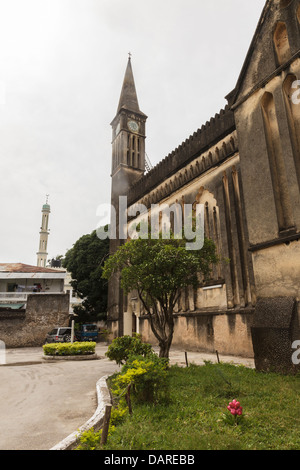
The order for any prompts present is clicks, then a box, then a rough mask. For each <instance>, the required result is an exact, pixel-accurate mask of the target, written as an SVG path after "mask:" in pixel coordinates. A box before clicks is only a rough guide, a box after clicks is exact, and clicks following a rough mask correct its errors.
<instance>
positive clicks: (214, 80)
mask: <svg viewBox="0 0 300 470" xmlns="http://www.w3.org/2000/svg"><path fill="white" fill-rule="evenodd" d="M264 4H265V0H251V2H249V1H246V0H209V1H204V0H127V1H125V0H0V44H1V46H0V177H1V180H0V201H1V204H0V221H1V229H0V262H2V263H3V262H21V263H26V264H32V265H36V252H37V250H38V244H39V229H40V225H41V208H42V205H43V204H44V203H45V200H46V194H50V197H49V203H50V205H51V215H50V223H49V227H50V230H51V232H50V237H49V244H48V252H49V255H48V257H49V258H52V257H56V256H57V255H64V254H65V253H66V251H67V250H68V249H69V248H71V247H72V246H73V244H74V243H75V242H76V240H77V239H78V238H79V237H80V236H82V235H84V234H87V233H91V232H92V231H93V230H94V229H95V228H96V226H97V224H98V222H99V218H97V207H98V206H99V205H100V204H104V203H110V191H111V179H110V170H111V127H110V123H111V121H112V119H113V118H114V116H115V114H116V111H117V106H118V102H119V97H120V92H121V87H122V82H123V78H124V73H125V69H126V65H127V60H128V52H131V53H132V67H133V73H134V77H135V83H136V88H137V93H138V99H139V104H140V108H141V111H143V112H144V113H145V114H147V116H148V121H147V141H146V152H147V155H148V157H149V159H150V161H151V163H152V164H153V165H155V164H157V163H158V162H159V161H160V160H162V159H163V158H164V157H165V156H166V155H168V153H170V152H171V151H172V150H174V149H175V148H176V147H177V146H178V145H180V144H181V143H182V142H183V141H184V140H185V139H186V138H188V137H189V136H190V135H191V134H193V133H194V132H195V131H196V130H197V129H198V128H200V127H201V126H202V124H205V122H206V121H208V120H209V119H210V118H211V117H212V116H214V115H215V114H216V113H217V112H219V111H220V109H222V108H223V107H224V106H225V105H226V100H225V96H226V95H227V94H228V93H229V92H230V91H231V90H232V89H233V88H234V87H235V84H236V81H237V79H238V75H239V73H240V70H241V67H242V65H243V62H244V59H245V57H246V54H247V51H248V48H249V46H250V41H251V39H252V37H253V35H254V32H255V28H256V26H257V23H258V20H259V17H260V14H261V11H262V9H263V6H264Z"/></svg>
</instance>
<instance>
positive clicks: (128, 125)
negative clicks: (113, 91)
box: [111, 57, 147, 196]
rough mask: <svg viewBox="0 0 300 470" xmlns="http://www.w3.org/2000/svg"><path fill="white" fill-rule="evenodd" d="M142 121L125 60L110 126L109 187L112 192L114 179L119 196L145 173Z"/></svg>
mask: <svg viewBox="0 0 300 470" xmlns="http://www.w3.org/2000/svg"><path fill="white" fill-rule="evenodd" d="M146 120H147V116H146V115H145V114H144V113H142V112H141V110H140V108H139V103H138V99H137V93H136V88H135V83H134V78H133V72H132V66H131V58H130V57H129V59H128V64H127V68H126V73H125V77H124V82H123V87H122V91H121V96H120V101H119V105H118V110H117V114H116V117H115V118H114V120H113V121H112V123H111V126H112V132H113V136H112V179H113V181H112V187H113V190H114V187H116V185H115V184H114V180H116V179H117V181H118V186H119V184H120V185H121V187H122V191H121V193H122V194H120V195H122V196H125V195H126V193H127V191H128V189H129V187H130V186H131V185H132V184H133V183H134V182H135V181H136V180H137V179H138V178H140V177H141V176H142V175H143V174H144V172H145V139H146V136H145V133H146V130H145V125H146ZM117 192H118V193H119V192H120V191H119V190H118V191H117Z"/></svg>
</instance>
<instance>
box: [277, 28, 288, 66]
mask: <svg viewBox="0 0 300 470" xmlns="http://www.w3.org/2000/svg"><path fill="white" fill-rule="evenodd" d="M274 45H275V50H276V54H277V61H278V65H283V64H284V63H285V62H287V61H288V60H289V59H290V57H291V50H290V43H289V37H288V32H287V29H286V25H285V23H283V22H281V21H279V22H278V23H277V26H276V29H275V32H274Z"/></svg>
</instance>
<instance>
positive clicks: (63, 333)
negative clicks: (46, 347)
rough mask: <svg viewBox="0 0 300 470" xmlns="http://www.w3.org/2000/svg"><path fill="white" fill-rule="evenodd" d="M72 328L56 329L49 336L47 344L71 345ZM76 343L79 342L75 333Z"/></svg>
mask: <svg viewBox="0 0 300 470" xmlns="http://www.w3.org/2000/svg"><path fill="white" fill-rule="evenodd" d="M71 334H72V328H68V327H60V328H54V329H53V330H52V331H50V333H48V334H47V337H46V341H45V343H70V341H71ZM74 341H78V338H77V335H76V333H74Z"/></svg>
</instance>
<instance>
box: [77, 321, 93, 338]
mask: <svg viewBox="0 0 300 470" xmlns="http://www.w3.org/2000/svg"><path fill="white" fill-rule="evenodd" d="M76 336H77V338H78V341H97V339H98V327H97V325H94V324H93V323H89V324H86V325H81V327H80V329H79V330H76Z"/></svg>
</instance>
